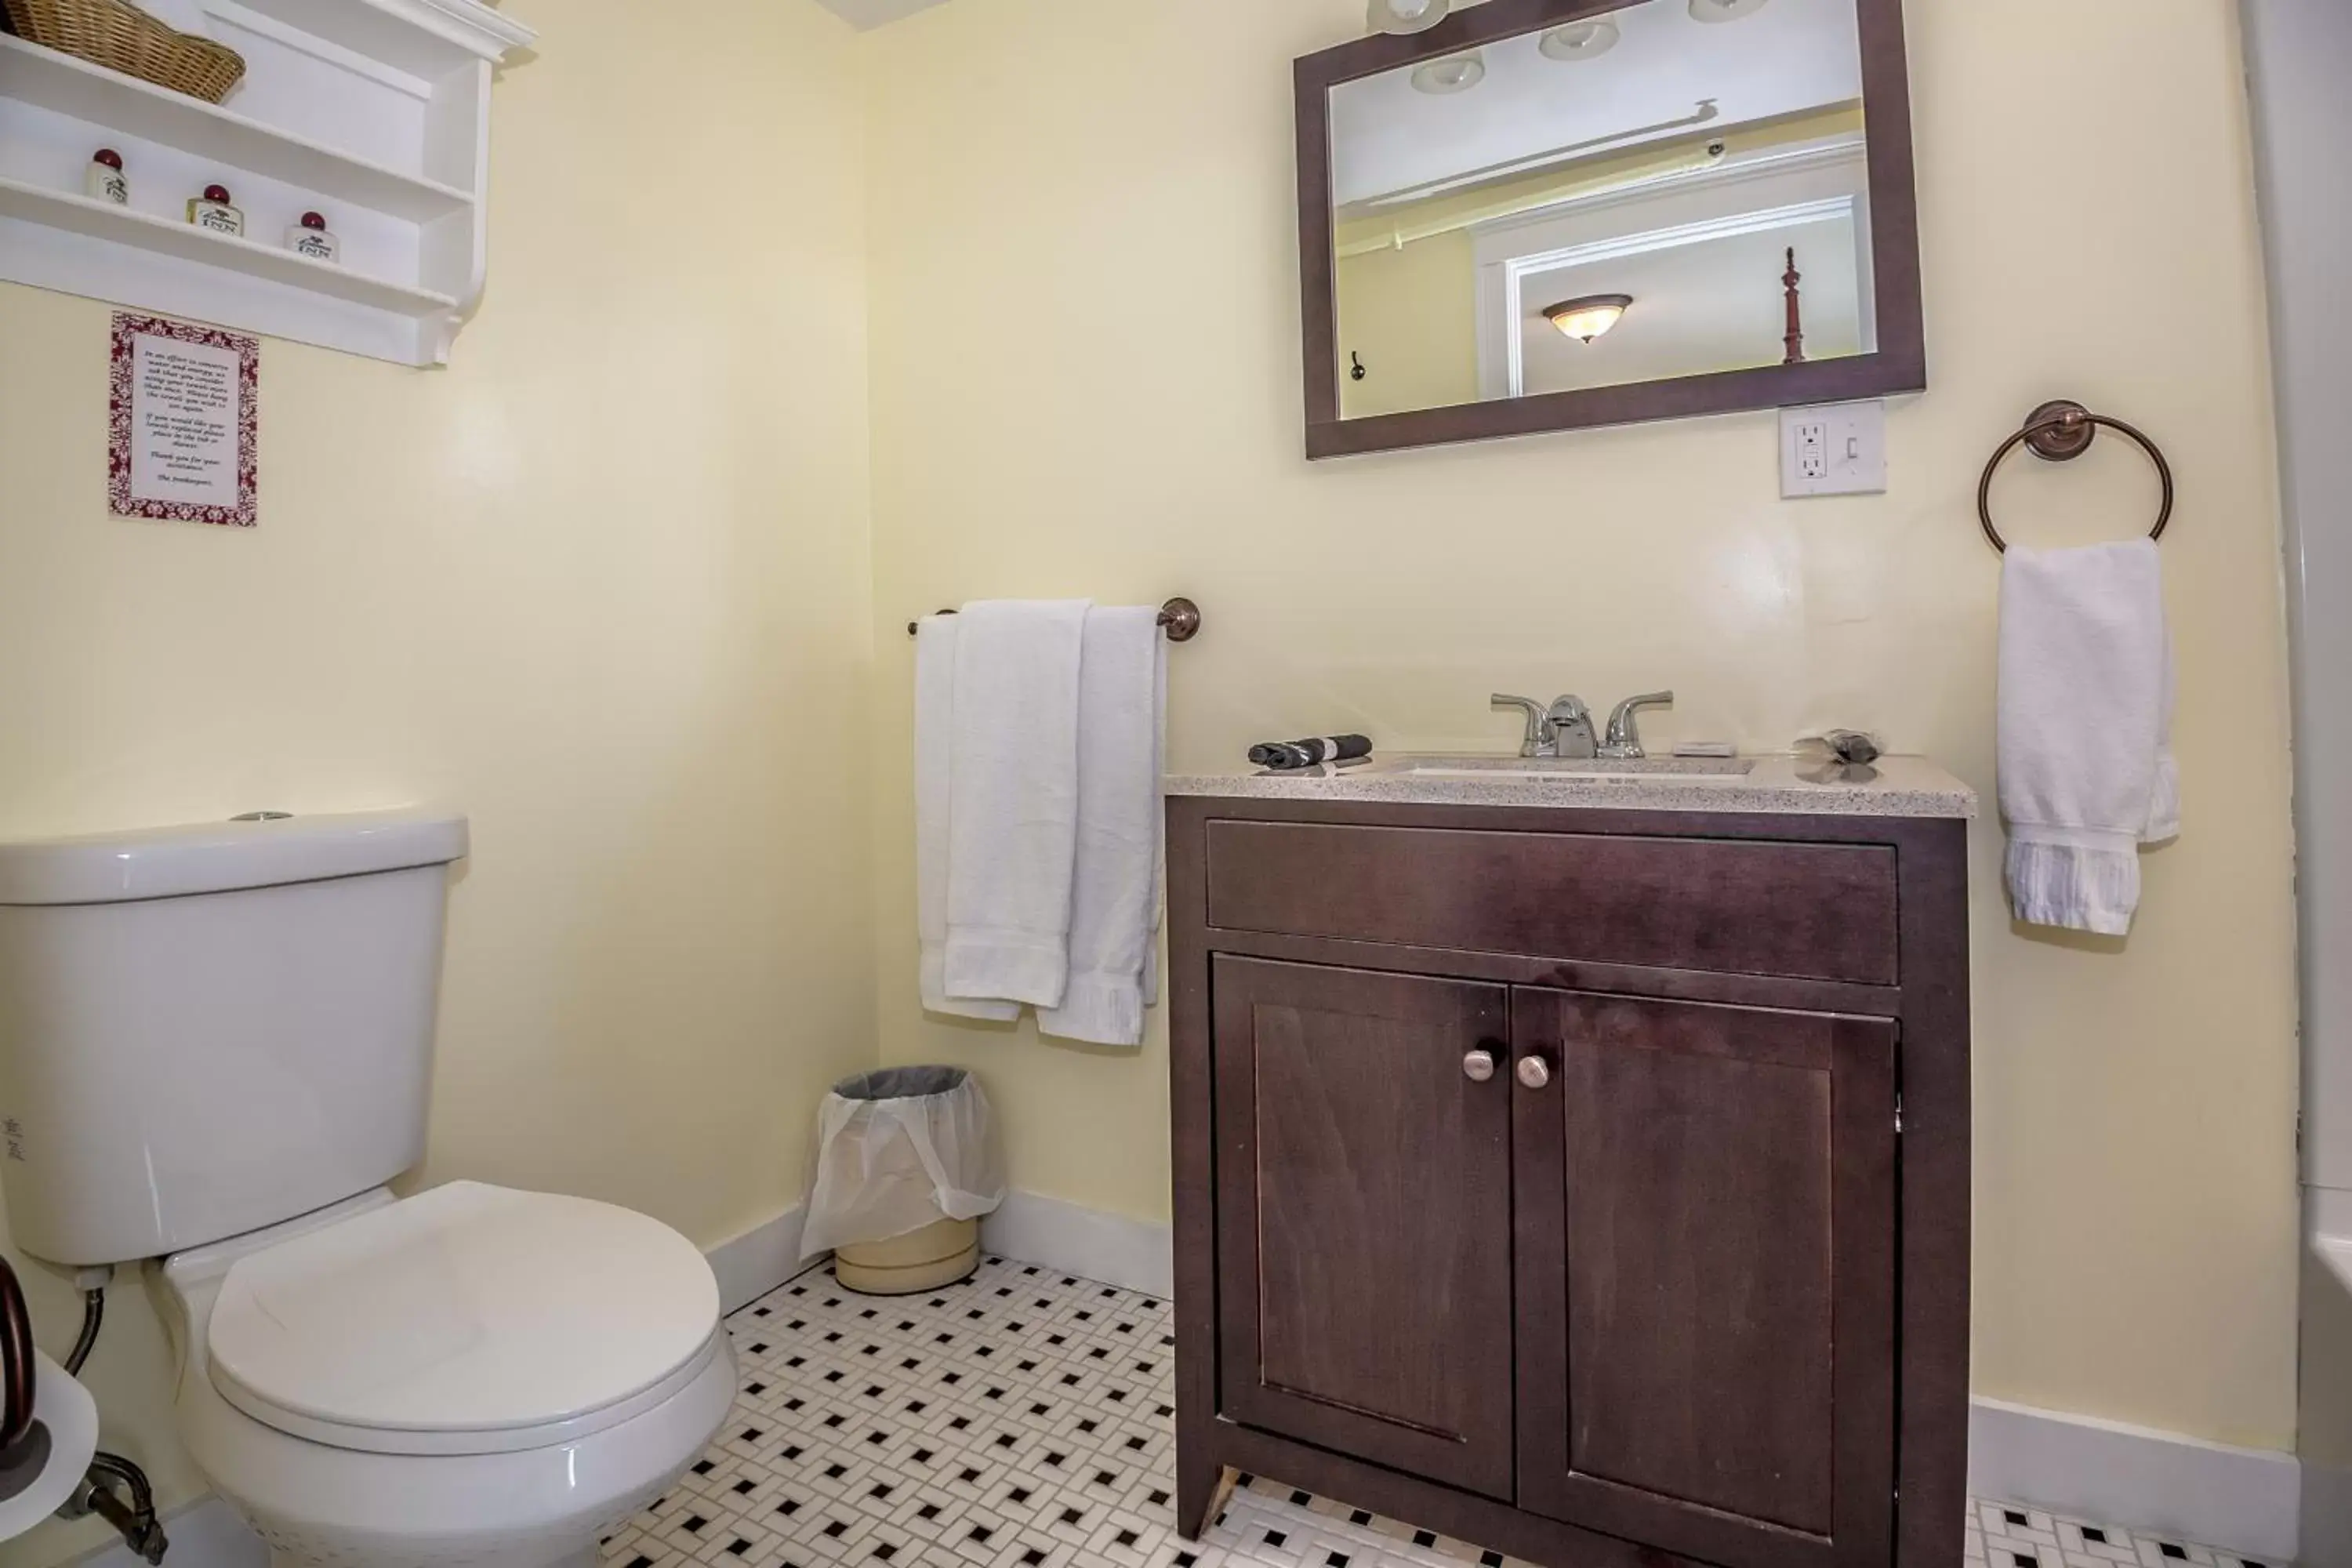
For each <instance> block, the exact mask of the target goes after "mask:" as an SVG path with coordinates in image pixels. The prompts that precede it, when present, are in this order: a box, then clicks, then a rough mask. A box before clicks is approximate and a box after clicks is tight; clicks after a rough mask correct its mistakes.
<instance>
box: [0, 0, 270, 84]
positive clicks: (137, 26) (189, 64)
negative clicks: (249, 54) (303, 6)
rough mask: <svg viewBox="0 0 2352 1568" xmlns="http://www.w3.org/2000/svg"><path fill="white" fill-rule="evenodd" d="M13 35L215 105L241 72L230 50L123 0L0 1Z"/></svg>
mask: <svg viewBox="0 0 2352 1568" xmlns="http://www.w3.org/2000/svg"><path fill="white" fill-rule="evenodd" d="M0 4H5V5H6V6H7V9H8V25H9V26H10V28H11V30H13V31H14V32H15V33H16V36H17V37H22V38H29V39H30V40H32V41H33V42H34V43H37V44H39V45H42V46H43V47H47V48H52V49H58V50H62V51H63V52H64V53H66V54H69V55H74V56H77V57H79V58H82V59H86V60H89V61H91V62H93V63H95V64H98V65H102V66H104V67H106V68H108V69H109V70H118V71H121V73H122V74H123V75H125V76H135V77H137V78H139V79H140V80H142V81H152V82H153V83H155V84H156V85H157V86H158V87H168V88H170V89H172V90H173V91H174V92H184V93H186V94H187V95H188V96H189V97H191V98H201V99H203V100H205V102H206V103H218V102H219V101H220V100H222V99H224V98H226V97H227V96H228V89H231V88H233V87H235V86H236V84H237V80H238V79H239V78H241V77H243V76H244V75H245V57H244V56H242V55H240V54H238V53H237V52H236V50H235V49H232V48H228V47H226V46H224V45H220V44H215V43H214V42H213V41H212V40H211V39H210V38H198V37H191V36H190V35H188V34H186V33H181V32H175V31H173V29H172V28H170V27H167V26H164V25H163V23H161V22H159V21H157V20H156V19H155V18H154V17H152V16H149V15H148V14H147V13H146V12H144V11H142V10H140V9H139V8H138V7H137V6H136V5H126V4H125V3H124V0H0Z"/></svg>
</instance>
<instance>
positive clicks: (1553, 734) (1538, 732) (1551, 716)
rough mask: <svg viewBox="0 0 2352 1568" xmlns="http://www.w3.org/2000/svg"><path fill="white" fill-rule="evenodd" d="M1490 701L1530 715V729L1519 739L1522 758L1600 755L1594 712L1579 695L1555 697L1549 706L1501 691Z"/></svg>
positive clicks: (1528, 716) (1529, 698)
mask: <svg viewBox="0 0 2352 1568" xmlns="http://www.w3.org/2000/svg"><path fill="white" fill-rule="evenodd" d="M1489 700H1490V701H1491V702H1492V703H1493V704H1494V705H1495V706H1496V707H1497V708H1517V709H1518V710H1520V711H1521V712H1522V713H1525V714H1526V715H1527V721H1528V727H1527V732H1526V734H1525V735H1524V737H1522V739H1521V740H1520V742H1519V755H1521V756H1523V757H1574V758H1585V757H1591V756H1593V755H1595V754H1597V748H1596V747H1595V746H1594V743H1593V735H1592V711H1591V709H1588V708H1587V707H1585V705H1584V699H1582V698H1580V697H1556V698H1554V699H1552V704H1551V706H1550V707H1549V708H1546V707H1544V706H1542V705H1541V704H1540V703H1538V702H1537V701H1536V700H1534V699H1533V698H1531V697H1507V696H1505V695H1504V694H1503V693H1501V692H1499V691H1498V692H1496V693H1495V695H1494V696H1493V697H1492V698H1490V699H1489Z"/></svg>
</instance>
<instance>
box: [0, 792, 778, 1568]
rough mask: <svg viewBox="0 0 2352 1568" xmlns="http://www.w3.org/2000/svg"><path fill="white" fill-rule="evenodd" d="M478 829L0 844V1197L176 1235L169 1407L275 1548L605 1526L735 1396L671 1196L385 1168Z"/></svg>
mask: <svg viewBox="0 0 2352 1568" xmlns="http://www.w3.org/2000/svg"><path fill="white" fill-rule="evenodd" d="M466 849H467V834H466V824H465V822H464V820H463V819H462V818H456V817H447V816H425V815H421V814H415V813H380V814H373V815H368V816H320V817H310V818H288V819H283V820H278V821H267V822H238V823H224V824H219V825H216V826H204V827H191V828H173V829H166V830H162V831H156V832H147V833H138V834H126V835H116V836H108V837H90V838H79V839H65V840H53V841H50V842H47V843H40V844H17V845H0V1103H5V1104H6V1105H7V1106H8V1107H9V1108H10V1112H11V1114H12V1116H13V1117H14V1118H15V1121H16V1127H12V1130H11V1131H12V1147H11V1151H10V1152H11V1154H12V1156H19V1155H20V1156H21V1157H12V1158H11V1159H9V1160H7V1161H5V1162H0V1165H5V1185H6V1194H7V1202H8V1220H9V1226H10V1228H11V1230H12V1232H13V1233H14V1236H15V1239H16V1244H17V1245H18V1246H19V1247H22V1248H23V1249H24V1250H25V1251H26V1252H27V1253H29V1254H31V1255H32V1256H34V1257H36V1258H42V1259H44V1260H46V1261H48V1262H51V1263H57V1264H64V1265H89V1264H109V1263H124V1262H131V1261H134V1260H138V1259H155V1258H160V1259H162V1260H163V1261H162V1265H161V1268H158V1269H156V1270H154V1271H153V1272H152V1273H151V1274H150V1276H149V1282H150V1286H151V1289H152V1290H153V1292H154V1294H155V1295H156V1297H157V1299H158V1305H159V1307H160V1308H161V1309H162V1312H163V1318H164V1321H166V1323H168V1324H169V1325H170V1326H171V1327H172V1329H173V1333H174V1337H175V1340H176V1342H177V1348H178V1351H179V1354H180V1361H181V1371H180V1380H179V1393H178V1412H179V1425H180V1434H181V1436H182V1439H183V1440H184V1442H185V1443H186V1445H187V1448H188V1452H189V1454H190V1456H191V1457H192V1458H194V1460H195V1461H196V1464H197V1465H198V1467H199V1468H202V1469H203V1470H204V1472H205V1475H206V1476H207V1477H208V1478H210V1479H211V1480H212V1483H213V1485H214V1487H215V1489H217V1490H218V1491H219V1493H220V1494H221V1496H222V1497H224V1498H225V1499H226V1500H228V1501H229V1503H230V1504H231V1505H232V1506H233V1507H234V1508H236V1510H237V1511H238V1512H239V1513H240V1514H242V1515H244V1517H245V1518H246V1520H247V1522H249V1523H250V1524H252V1525H253V1527H254V1529H255V1530H256V1531H258V1532H259V1534H260V1535H261V1537H262V1539H263V1540H264V1541H266V1542H268V1544H269V1546H270V1548H271V1551H272V1553H273V1557H274V1561H275V1562H276V1563H278V1564H279V1565H280V1568H292V1565H295V1564H327V1563H333V1564H337V1565H339V1568H395V1565H397V1568H432V1565H435V1564H441V1563H448V1564H457V1563H466V1564H469V1565H474V1568H553V1565H555V1564H559V1563H585V1562H589V1561H593V1556H594V1552H595V1548H596V1542H597V1537H598V1535H599V1533H600V1532H601V1531H604V1530H605V1529H607V1528H608V1527H610V1526H611V1525H612V1524H613V1523H614V1521H619V1520H621V1519H624V1518H625V1517H627V1516H628V1515H629V1514H630V1513H631V1512H632V1511H634V1510H637V1509H639V1508H642V1507H643V1506H644V1505H645V1503H646V1501H647V1500H649V1499H652V1498H654V1497H656V1496H657V1495H659V1494H660V1493H661V1491H662V1490H663V1489H665V1488H666V1487H667V1486H668V1485H669V1484H670V1482H671V1481H673V1480H674V1479H677V1476H678V1475H679V1474H680V1473H681V1472H682V1471H683V1470H684V1469H685V1468H686V1467H687V1465H688V1463H689V1462H690V1461H691V1460H692V1459H693V1458H694V1457H695V1455H696V1453H697V1452H698V1450H699V1449H700V1448H701V1447H702V1446H703V1444H704V1443H705V1442H707V1441H708V1440H709V1437H710V1436H711V1435H712V1433H713V1432H715V1431H716V1430H717V1429H718V1427H719V1423H720V1421H721V1420H722V1419H723V1418H724V1417H725V1415H726V1413H727V1409H728V1405H729V1404H730V1401H731V1400H732V1399H733V1397H734V1394H735V1381H736V1380H735V1360H734V1355H733V1352H732V1351H731V1349H730V1346H729V1344H728V1342H727V1337H726V1333H725V1331H724V1329H723V1327H722V1326H721V1323H720V1321H719V1288H718V1284H717V1281H716V1280H715V1279H713V1278H712V1276H711V1272H710V1267H709V1264H708V1263H707V1262H706V1261H705V1260H704V1259H703V1257H702V1255H701V1253H699V1252H698V1251H697V1250H696V1248H695V1247H694V1246H693V1245H692V1244H691V1243H690V1242H688V1240H687V1239H686V1238H685V1237H681V1236H679V1235H677V1233H676V1232H674V1231H672V1230H670V1229H669V1228H668V1227H667V1226H663V1225H661V1224H659V1223H658V1222H656V1221H655V1220H652V1219H648V1218H646V1216H644V1215H636V1214H632V1213H630V1212H628V1211H627V1210H625V1209H619V1208H614V1207H612V1206H611V1205H605V1204H597V1203H590V1202H587V1201H586V1200H583V1199H579V1198H567V1197H556V1196H551V1195H547V1194H536V1193H518V1192H509V1191H507V1190H505V1189H502V1188H498V1187H490V1186H483V1185H480V1184H475V1183H470V1182H457V1183H451V1184H448V1185H446V1186H441V1187H436V1188H433V1189H431V1190H429V1191H426V1192H424V1193H420V1194H417V1195H415V1196H414V1197H410V1198H407V1199H404V1200H398V1201H395V1200H394V1197H393V1196H392V1194H390V1193H388V1192H386V1191H384V1190H383V1185H382V1184H383V1183H384V1182H387V1181H389V1180H390V1179H391V1178H393V1177H394V1176H395V1175H398V1174H399V1173H401V1172H403V1171H404V1170H407V1169H409V1168H410V1167H411V1166H413V1165H415V1163H417V1162H418V1160H419V1159H421V1158H422V1157H423V1155H424V1152H425V1107H426V1098H427V1097H426V1089H427V1085H428V1079H429V1075H430V1065H431V1058H432V1046H433V1024H434V1011H435V996H436V991H437V989H438V982H439V974H440V963H441V931H442V920H443V909H444V904H445V890H444V882H445V879H446V871H445V868H446V866H447V865H448V863H449V862H451V861H454V860H457V859H458V858H462V857H463V856H464V855H465V853H466ZM18 1127H20V1128H21V1130H22V1132H21V1136H18V1135H16V1131H17V1128H18Z"/></svg>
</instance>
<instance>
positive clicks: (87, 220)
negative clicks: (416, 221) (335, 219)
mask: <svg viewBox="0 0 2352 1568" xmlns="http://www.w3.org/2000/svg"><path fill="white" fill-rule="evenodd" d="M0 217H12V218H22V219H25V220H26V221H27V222H31V223H37V224H42V225H45V226H48V227H51V228H58V229H65V230H68V231H69V232H71V233H74V234H79V235H85V236H87V237H89V238H91V239H102V240H107V241H109V242H110V243H112V244H115V245H128V246H135V247H138V248H139V249H141V250H144V251H152V253H154V254H155V255H157V256H169V257H176V258H181V259H183V260H186V261H194V262H198V263H201V264H202V265H204V266H206V267H217V268H224V269H226V270H227V271H231V272H241V273H245V274H247V275H248V276H251V277H254V278H260V279H268V280H270V281H272V282H278V283H286V284H290V285H292V286H293V287H295V288H298V289H310V291H311V292H312V293H316V294H324V295H326V296H327V297H328V298H329V299H332V300H347V301H349V302H350V303H352V304H354V305H369V306H373V307H374V308H375V309H377V310H396V311H402V312H404V313H406V314H408V315H412V316H420V317H421V316H430V315H435V314H437V313H440V312H444V311H449V310H456V309H457V296H455V295H453V294H438V293H436V292H434V291H433V290H432V289H412V288H408V287H406V286H405V285H403V284H399V283H386V282H383V281H382V280H380V279H374V278H370V277H368V276H366V275H365V274H363V273H359V272H354V271H352V269H351V268H348V267H340V266H331V265H329V264H328V263H326V262H324V261H314V260H312V259H311V258H309V257H307V256H301V255H298V254H296V253H295V252H293V251H291V250H288V249H286V248H285V247H282V246H275V245H267V244H264V243H262V242H261V241H259V240H255V239H246V238H240V237H237V236H236V235H230V234H215V233H214V232H213V231H212V230H211V229H208V228H198V227H196V226H195V225H194V224H190V223H181V222H177V221H174V220H173V219H171V218H165V217H157V216H154V215H153V214H152V213H142V212H133V211H132V210H131V209H130V208H129V207H119V206H116V205H114V204H113V203H112V202H101V201H94V200H92V199H91V198H89V196H84V195H75V194H73V193H72V192H70V191H49V190H42V189H40V188H38V187H37V186H33V185H26V184H19V183H18V182H16V181H15V180H0Z"/></svg>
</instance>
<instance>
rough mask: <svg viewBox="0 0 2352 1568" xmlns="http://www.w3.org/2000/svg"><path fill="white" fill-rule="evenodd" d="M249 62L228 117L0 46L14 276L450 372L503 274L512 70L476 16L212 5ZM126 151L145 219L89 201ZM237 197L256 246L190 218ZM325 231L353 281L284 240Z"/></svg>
mask: <svg viewBox="0 0 2352 1568" xmlns="http://www.w3.org/2000/svg"><path fill="white" fill-rule="evenodd" d="M202 4H203V5H204V9H205V14H206V22H207V28H206V30H207V31H208V32H209V34H210V35H211V36H212V37H215V38H216V39H218V40H219V41H221V42H223V43H226V44H227V45H228V46H229V47H232V48H235V49H236V50H237V52H238V53H240V54H242V55H243V56H244V57H245V58H246V61H247V74H246V79H245V80H244V81H243V82H241V83H240V84H239V85H238V87H237V88H236V90H235V91H234V92H232V93H231V94H230V96H229V100H228V101H227V102H226V104H224V105H218V106H215V105H213V104H209V103H205V102H203V101H201V100H196V99H193V98H189V97H186V96H184V95H183V94H180V93H175V92H172V91H169V90H168V89H163V88H159V87H155V86H152V85H151V84H149V83H147V82H142V81H138V80H134V79H131V78H129V77H125V76H121V75H119V74H118V73H116V72H113V71H110V70H107V69H105V68H102V67H99V66H95V65H92V64H90V63H89V62H88V61H85V60H80V59H77V58H73V57H71V56H68V55H63V54H59V53H57V52H55V51H53V50H50V49H46V48H42V47H39V46H37V45H35V44H31V43H28V42H26V41H25V40H23V39H20V38H16V37H7V36H5V35H0V278H5V279H11V280H13V281H16V282H21V283H29V284H32V285H35V286H37V287H41V288H48V289H59V290H62V291H65V292H68V293H76V294H82V295H85V296H88V297H90V298H95V299H101V300H109V301H111V302H114V303H118V304H121V305H126V306H130V307H132V308H135V309H142V310H154V311H157V312H160V313H163V314H169V315H180V316H191V317H194V318H195V319H198V320H202V321H212V322H215V323H218V324H220V325H223V326H229V327H235V328H238V329H241V330H244V331H257V332H262V333H266V334H268V335H272V336H277V337H285V338H290V339H293V340H295V341H298V342H310V343H316V344H319V345H320V346H323V347H328V348H334V349H341V350H344V351H346V352H350V353H362V354H367V355H370V356H372V357H374V358H379V359H388V360H393V361H395V362H398V363H404V364H415V365H429V364H436V363H445V362H446V359H447V357H448V354H449V351H450V346H451V343H452V342H453V341H454V340H455V338H456V336H457V331H458V330H459V328H460V327H462V325H463V324H464V321H465V319H466V318H467V315H468V314H469V313H470V312H471V311H472V310H473V308H474V306H475V304H476V303H477V302H478V300H479V299H480V296H481V289H482V283H483V279H484V275H485V271H486V262H487V258H488V244H487V227H488V211H487V209H488V202H487V199H486V195H485V193H486V190H487V183H488V161H489V91H490V81H491V74H492V70H493V68H495V67H496V66H497V65H498V63H499V61H501V60H502V59H504V58H506V56H507V54H508V53H509V51H511V50H513V49H516V48H519V47H522V46H524V45H527V44H528V43H530V40H531V36H532V35H531V34H530V30H529V29H528V28H526V27H524V26H521V25H520V24H519V23H517V22H515V21H513V20H511V19H510V18H508V17H506V16H501V15H500V14H499V12H497V11H495V10H492V9H490V8H489V7H488V6H487V5H481V4H479V3H478V0H202ZM101 146H105V147H111V148H113V149H115V150H116V151H118V152H119V153H121V155H122V159H123V163H124V166H125V169H126V173H127V174H128V177H129V180H130V183H131V204H130V205H128V206H120V205H112V204H109V203H105V202H101V201H98V200H95V199H93V198H91V197H89V195H85V194H84V184H83V176H84V172H85V170H86V169H87V167H88V164H89V158H90V155H91V153H94V152H96V151H97V149H98V148H100V147H101ZM208 184H222V185H226V186H227V187H228V188H229V190H230V191H231V193H232V195H233V197H234V199H235V200H236V205H238V206H239V207H241V208H242V209H243V210H244V212H245V215H246V233H245V236H244V237H242V238H239V237H234V236H228V235H220V234H215V233H212V232H209V231H207V230H203V229H198V228H196V227H194V226H192V225H190V224H188V223H187V222H186V221H185V216H186V214H185V204H186V202H187V200H188V198H190V197H191V196H194V195H197V194H199V193H200V192H201V191H202V190H203V189H204V187H205V186H206V185H208ZM314 210H315V211H318V212H321V213H323V214H325V215H326V216H327V219H328V224H329V226H330V227H331V228H332V229H333V230H334V232H335V234H336V236H337V237H338V239H339V240H340V241H341V247H342V249H341V258H340V259H339V260H338V261H337V262H335V263H331V264H330V263H326V262H320V261H315V260H312V259H310V258H307V257H303V256H299V255H297V254H295V253H294V252H293V251H291V250H289V249H288V248H286V247H285V246H284V245H283V243H282V240H283V237H284V234H285V232H286V230H287V229H288V228H289V226H292V225H293V224H294V223H295V222H296V221H297V220H298V219H299V217H300V216H301V214H302V213H304V212H306V211H314Z"/></svg>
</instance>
